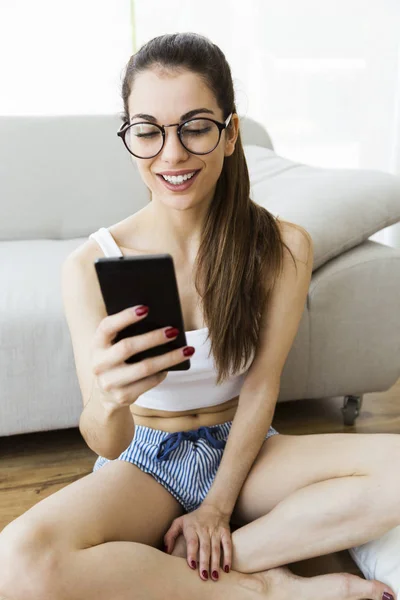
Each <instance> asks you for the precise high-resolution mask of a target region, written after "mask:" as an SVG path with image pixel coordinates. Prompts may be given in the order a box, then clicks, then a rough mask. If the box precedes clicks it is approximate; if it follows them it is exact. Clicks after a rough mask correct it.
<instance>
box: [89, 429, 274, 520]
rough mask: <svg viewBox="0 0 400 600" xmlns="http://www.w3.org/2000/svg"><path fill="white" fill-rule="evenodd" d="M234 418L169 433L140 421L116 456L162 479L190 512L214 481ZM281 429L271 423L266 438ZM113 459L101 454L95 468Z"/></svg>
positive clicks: (94, 469)
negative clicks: (122, 449) (218, 423)
mask: <svg viewBox="0 0 400 600" xmlns="http://www.w3.org/2000/svg"><path fill="white" fill-rule="evenodd" d="M231 427H232V421H227V422H225V423H222V424H221V425H211V426H209V427H199V428H198V429H192V430H189V431H179V432H176V433H169V432H167V431H162V430H160V429H152V428H150V427H145V426H144V425H136V428H135V435H134V438H133V440H132V442H131V443H130V445H129V446H128V448H127V449H126V450H125V451H124V452H122V454H120V455H119V457H118V458H116V459H115V460H125V461H127V462H130V463H132V464H134V465H136V466H137V467H139V469H141V470H142V471H144V472H145V473H149V474H150V475H152V476H153V477H154V479H155V480H156V481H158V482H159V483H161V485H163V486H164V487H165V488H166V489H167V490H168V491H169V492H170V493H171V494H172V495H173V496H174V498H176V500H178V502H179V503H180V504H181V505H182V506H183V508H184V509H185V510H186V512H192V511H193V510H196V508H198V507H199V506H200V504H201V503H202V502H203V500H204V498H205V497H206V496H207V494H208V492H209V490H210V487H211V485H212V483H213V481H214V477H215V475H216V473H217V470H218V467H219V465H220V462H221V458H222V455H223V452H224V448H225V444H226V440H227V439H228V436H229V432H230V429H231ZM276 434H278V431H276V429H274V428H273V427H270V428H269V430H268V433H267V435H266V437H265V439H268V438H269V437H271V435H276ZM108 462H110V461H109V460H108V459H107V458H104V457H102V456H99V457H98V459H97V460H96V462H95V464H94V466H93V472H95V471H97V470H98V469H100V468H101V467H102V466H103V465H105V464H106V463H108Z"/></svg>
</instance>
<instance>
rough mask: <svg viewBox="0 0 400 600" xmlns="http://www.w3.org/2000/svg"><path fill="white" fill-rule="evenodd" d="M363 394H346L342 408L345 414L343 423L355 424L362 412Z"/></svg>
mask: <svg viewBox="0 0 400 600" xmlns="http://www.w3.org/2000/svg"><path fill="white" fill-rule="evenodd" d="M362 401H363V396H345V397H344V402H343V406H342V408H341V411H342V414H343V423H344V424H345V425H354V423H355V420H356V418H357V417H358V415H359V414H360V409H361V406H362Z"/></svg>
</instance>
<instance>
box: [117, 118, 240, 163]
mask: <svg viewBox="0 0 400 600" xmlns="http://www.w3.org/2000/svg"><path fill="white" fill-rule="evenodd" d="M232 115H233V113H231V114H230V115H229V116H228V117H227V118H226V120H225V122H224V123H221V122H220V121H216V120H215V119H209V118H208V117H192V118H191V119H188V120H187V121H184V122H183V123H171V124H170V125H158V124H157V123H152V122H150V121H138V122H137V123H126V122H125V123H122V125H121V127H120V128H119V130H118V131H117V136H118V137H120V138H121V139H122V141H123V142H124V146H125V148H126V149H127V150H128V152H129V153H130V154H132V155H133V156H135V157H136V158H141V159H143V160H148V159H149V158H154V157H155V156H157V155H158V154H160V152H161V150H162V149H163V148H164V144H165V128H166V127H178V129H177V130H176V133H177V135H178V139H179V141H180V143H181V144H182V146H183V147H184V148H185V150H186V151H187V152H189V153H190V154H196V155H201V156H202V155H204V154H210V152H213V151H214V150H215V148H216V147H217V146H218V144H219V142H220V139H221V134H222V132H223V130H224V129H226V128H227V127H228V125H229V123H230V120H231V118H232ZM199 120H202V121H211V122H212V123H215V125H217V127H218V130H219V137H218V141H217V143H216V144H215V146H214V148H212V149H211V150H209V151H208V152H192V151H191V150H189V149H188V148H186V146H185V144H184V143H183V141H182V139H181V135H180V134H181V131H182V128H183V126H184V125H186V124H187V123H190V122H191V121H199ZM142 124H144V125H149V124H150V125H154V126H155V127H158V129H159V130H160V131H161V133H162V136H163V142H162V146H161V148H160V149H159V151H158V152H157V153H156V154H153V156H146V157H143V156H138V155H137V154H134V153H133V152H132V151H131V150H130V149H129V148H128V145H127V143H126V141H125V136H126V132H127V131H128V129H130V128H131V127H133V125H142Z"/></svg>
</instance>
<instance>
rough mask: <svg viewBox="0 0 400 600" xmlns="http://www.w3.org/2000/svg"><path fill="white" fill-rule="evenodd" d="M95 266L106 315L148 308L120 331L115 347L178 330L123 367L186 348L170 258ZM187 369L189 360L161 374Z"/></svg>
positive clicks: (112, 260) (100, 261) (110, 260)
mask: <svg viewBox="0 0 400 600" xmlns="http://www.w3.org/2000/svg"><path fill="white" fill-rule="evenodd" d="M94 266H95V269H96V273H97V278H98V280H99V284H100V289H101V293H102V295H103V300H104V304H105V306H106V310H107V314H109V315H113V314H115V313H117V312H121V311H122V310H124V309H126V308H128V307H130V306H136V305H139V304H144V305H146V306H148V307H149V312H148V315H147V317H144V319H141V320H140V321H139V322H138V323H133V324H132V325H129V326H128V327H126V328H125V329H123V330H122V331H119V332H118V334H117V335H116V337H115V339H114V341H113V343H114V344H116V343H117V342H119V341H120V340H121V339H123V338H126V337H131V336H133V335H139V334H142V333H147V332H148V331H152V330H153V329H159V328H161V327H168V325H170V326H171V327H177V328H178V329H179V334H178V336H177V337H176V338H175V339H174V340H172V341H166V343H165V344H161V345H159V346H154V347H152V348H149V349H147V350H144V351H143V352H139V353H138V354H134V355H133V356H131V357H129V358H128V359H127V360H126V361H125V362H126V363H135V362H138V361H141V360H144V359H145V358H149V357H153V356H158V355H160V354H165V353H167V352H170V351H171V350H174V349H176V348H181V347H183V346H186V345H187V341H186V335H185V331H184V324H183V317H182V309H181V303H180V298H179V292H178V286H177V283H176V275H175V268H174V263H173V259H172V256H171V255H170V254H146V255H142V256H119V257H117V256H115V257H114V256H113V257H104V258H97V259H96V260H95V261H94ZM188 369H190V360H189V359H186V360H184V361H182V362H180V363H178V364H176V365H172V366H170V367H168V368H166V369H162V371H187V370H188Z"/></svg>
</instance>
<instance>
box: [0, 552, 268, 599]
mask: <svg viewBox="0 0 400 600" xmlns="http://www.w3.org/2000/svg"><path fill="white" fill-rule="evenodd" d="M1 559H2V564H1V565H0V568H1V569H2V573H1V584H0V596H3V595H4V596H5V597H6V598H7V599H8V600H92V599H93V600H153V599H154V600H165V598H168V599H170V598H174V600H187V599H188V598H191V599H193V600H197V599H198V600H204V598H209V599H210V600H214V599H217V598H218V599H221V598H229V600H260V599H262V598H264V599H265V595H264V594H263V590H264V582H262V581H261V580H260V579H258V578H257V577H256V576H254V575H248V574H246V575H242V574H241V573H237V572H236V571H231V572H230V573H229V574H227V573H224V572H222V573H221V574H220V577H219V581H218V582H214V581H212V580H211V579H210V580H208V581H203V580H202V579H201V578H200V577H199V574H198V571H197V570H192V569H191V568H190V567H189V566H188V564H187V561H186V560H184V559H182V558H180V557H176V556H170V555H168V554H165V553H164V552H161V551H160V550H157V549H156V548H153V547H152V546H147V545H145V544H139V543H135V542H107V543H105V544H99V545H98V546H93V547H90V548H85V549H82V550H66V551H65V552H63V553H62V554H58V555H57V556H56V555H55V554H53V555H52V556H51V555H48V556H47V557H44V556H42V557H41V558H40V563H39V562H38V561H37V560H35V553H34V552H32V553H30V554H29V556H26V557H24V556H22V557H20V562H19V564H18V565H17V566H15V567H14V568H12V565H10V564H7V554H6V552H4V550H3V549H2V556H1ZM7 568H8V569H9V570H8V571H7ZM7 573H9V574H8V575H7Z"/></svg>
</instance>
